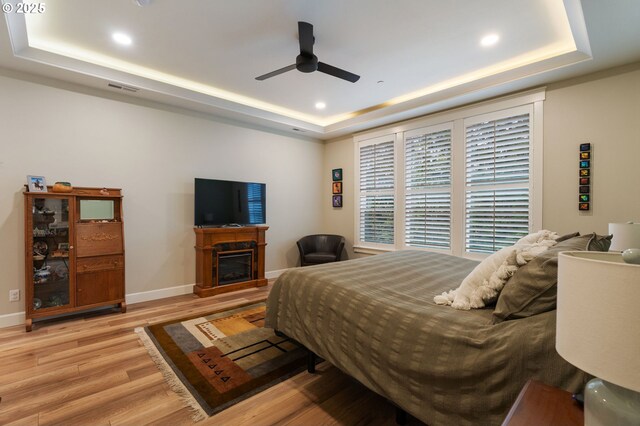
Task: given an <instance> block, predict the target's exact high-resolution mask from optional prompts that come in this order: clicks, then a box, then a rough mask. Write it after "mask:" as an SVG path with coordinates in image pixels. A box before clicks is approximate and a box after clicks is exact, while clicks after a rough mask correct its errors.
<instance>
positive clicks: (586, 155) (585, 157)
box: [580, 151, 591, 160]
mask: <svg viewBox="0 0 640 426" xmlns="http://www.w3.org/2000/svg"><path fill="white" fill-rule="evenodd" d="M580 159H581V160H590V159H591V151H585V152H581V153H580Z"/></svg>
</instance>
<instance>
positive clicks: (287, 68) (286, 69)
mask: <svg viewBox="0 0 640 426" xmlns="http://www.w3.org/2000/svg"><path fill="white" fill-rule="evenodd" d="M294 69H296V64H293V65H287V66H286V67H284V68H280V69H279V70H275V71H271V72H268V73H266V74H264V75H261V76H260V77H256V80H260V81H262V80H266V79H268V78H271V77H275V76H276V75H278V74H282V73H285V72H287V71H291V70H294Z"/></svg>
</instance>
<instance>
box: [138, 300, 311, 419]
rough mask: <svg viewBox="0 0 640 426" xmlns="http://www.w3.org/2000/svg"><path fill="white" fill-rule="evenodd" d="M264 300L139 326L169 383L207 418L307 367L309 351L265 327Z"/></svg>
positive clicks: (197, 414)
mask: <svg viewBox="0 0 640 426" xmlns="http://www.w3.org/2000/svg"><path fill="white" fill-rule="evenodd" d="M264 316H265V304H264V302H260V303H253V304H250V305H246V306H240V307H237V308H235V309H230V310H225V311H218V312H212V313H211V314H207V315H199V316H197V317H193V316H192V317H189V318H180V319H177V320H172V321H167V322H164V323H159V324H153V325H150V326H148V327H144V328H141V327H140V328H136V330H135V331H136V333H138V335H139V336H140V339H141V340H142V342H143V343H144V346H145V347H146V348H147V350H148V351H149V354H150V355H151V357H152V358H153V360H154V361H155V362H156V364H157V365H158V367H159V368H160V370H161V371H162V373H163V375H164V377H165V379H166V381H167V383H168V384H169V386H170V387H171V389H172V390H174V391H175V392H176V393H178V394H179V395H180V397H181V398H183V400H184V401H185V403H186V404H188V405H189V406H190V407H191V408H193V410H194V415H193V420H194V421H198V420H202V419H204V418H206V417H208V416H211V415H213V414H216V413H218V412H220V411H222V410H224V409H225V408H228V407H230V406H231V405H233V404H236V403H238V402H240V401H242V400H244V399H246V398H248V397H250V396H252V395H255V394H256V393H258V392H261V391H262V390H264V389H267V388H269V387H271V386H273V385H275V384H277V383H279V382H281V381H283V380H285V379H287V378H289V377H291V376H293V375H294V374H297V373H299V372H301V371H303V370H304V369H305V367H306V350H305V349H304V348H302V347H301V346H300V345H299V344H298V343H296V342H294V341H292V340H291V339H289V338H287V337H278V336H276V335H275V333H274V331H273V330H271V329H268V328H264Z"/></svg>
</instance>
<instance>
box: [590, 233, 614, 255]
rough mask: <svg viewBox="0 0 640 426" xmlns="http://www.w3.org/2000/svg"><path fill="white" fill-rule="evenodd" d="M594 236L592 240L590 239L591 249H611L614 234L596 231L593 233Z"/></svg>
mask: <svg viewBox="0 0 640 426" xmlns="http://www.w3.org/2000/svg"><path fill="white" fill-rule="evenodd" d="M591 236H592V237H593V238H592V239H591V241H589V251H609V247H611V239H612V238H613V234H612V235H606V236H605V235H596V233H595V232H594V233H593V234H591Z"/></svg>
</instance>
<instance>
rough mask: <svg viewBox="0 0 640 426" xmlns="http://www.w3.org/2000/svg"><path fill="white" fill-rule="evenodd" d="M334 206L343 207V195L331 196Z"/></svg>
mask: <svg viewBox="0 0 640 426" xmlns="http://www.w3.org/2000/svg"><path fill="white" fill-rule="evenodd" d="M331 201H332V204H333V207H342V195H334V196H333V197H331Z"/></svg>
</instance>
